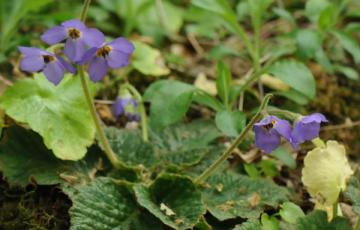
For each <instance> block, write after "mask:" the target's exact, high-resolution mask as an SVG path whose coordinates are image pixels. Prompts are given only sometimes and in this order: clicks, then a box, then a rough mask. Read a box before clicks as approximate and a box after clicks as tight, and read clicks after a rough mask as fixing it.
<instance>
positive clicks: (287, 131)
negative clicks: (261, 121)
mask: <svg viewBox="0 0 360 230" xmlns="http://www.w3.org/2000/svg"><path fill="white" fill-rule="evenodd" d="M275 121H276V123H275V124H274V128H273V129H275V130H276V131H277V132H278V133H279V134H280V135H281V136H282V137H284V138H285V139H286V140H288V141H289V140H290V139H291V125H290V123H289V122H288V121H287V120H282V119H279V118H277V117H276V118H275Z"/></svg>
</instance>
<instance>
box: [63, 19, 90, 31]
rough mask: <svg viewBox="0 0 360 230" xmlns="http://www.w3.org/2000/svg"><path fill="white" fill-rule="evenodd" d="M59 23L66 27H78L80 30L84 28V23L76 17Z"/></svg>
mask: <svg viewBox="0 0 360 230" xmlns="http://www.w3.org/2000/svg"><path fill="white" fill-rule="evenodd" d="M61 25H62V26H65V27H67V28H69V27H70V28H76V29H80V30H81V29H85V28H86V26H85V24H84V23H83V22H82V21H80V20H78V19H71V20H69V21H66V22H63V23H61Z"/></svg>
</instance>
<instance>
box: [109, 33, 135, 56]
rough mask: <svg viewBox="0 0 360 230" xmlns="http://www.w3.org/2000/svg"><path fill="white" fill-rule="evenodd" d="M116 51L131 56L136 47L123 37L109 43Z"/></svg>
mask: <svg viewBox="0 0 360 230" xmlns="http://www.w3.org/2000/svg"><path fill="white" fill-rule="evenodd" d="M109 46H111V47H112V48H113V49H114V50H117V51H121V52H123V53H126V54H131V53H132V52H133V51H134V49H135V48H134V45H133V44H132V43H131V42H129V41H128V40H126V39H125V38H123V37H119V38H116V39H114V40H113V41H112V42H110V43H109Z"/></svg>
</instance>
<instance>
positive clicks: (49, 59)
mask: <svg viewBox="0 0 360 230" xmlns="http://www.w3.org/2000/svg"><path fill="white" fill-rule="evenodd" d="M42 57H43V59H44V62H45V63H46V64H47V63H49V62H52V61H55V58H54V57H53V56H51V55H42Z"/></svg>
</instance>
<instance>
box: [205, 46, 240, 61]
mask: <svg viewBox="0 0 360 230" xmlns="http://www.w3.org/2000/svg"><path fill="white" fill-rule="evenodd" d="M228 56H235V57H240V56H241V54H240V52H239V51H237V50H236V49H234V48H230V47H228V46H226V45H223V44H220V45H217V46H215V47H214V48H212V49H211V50H210V52H209V55H208V57H209V59H210V60H216V61H221V60H223V59H224V58H225V57H228Z"/></svg>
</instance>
